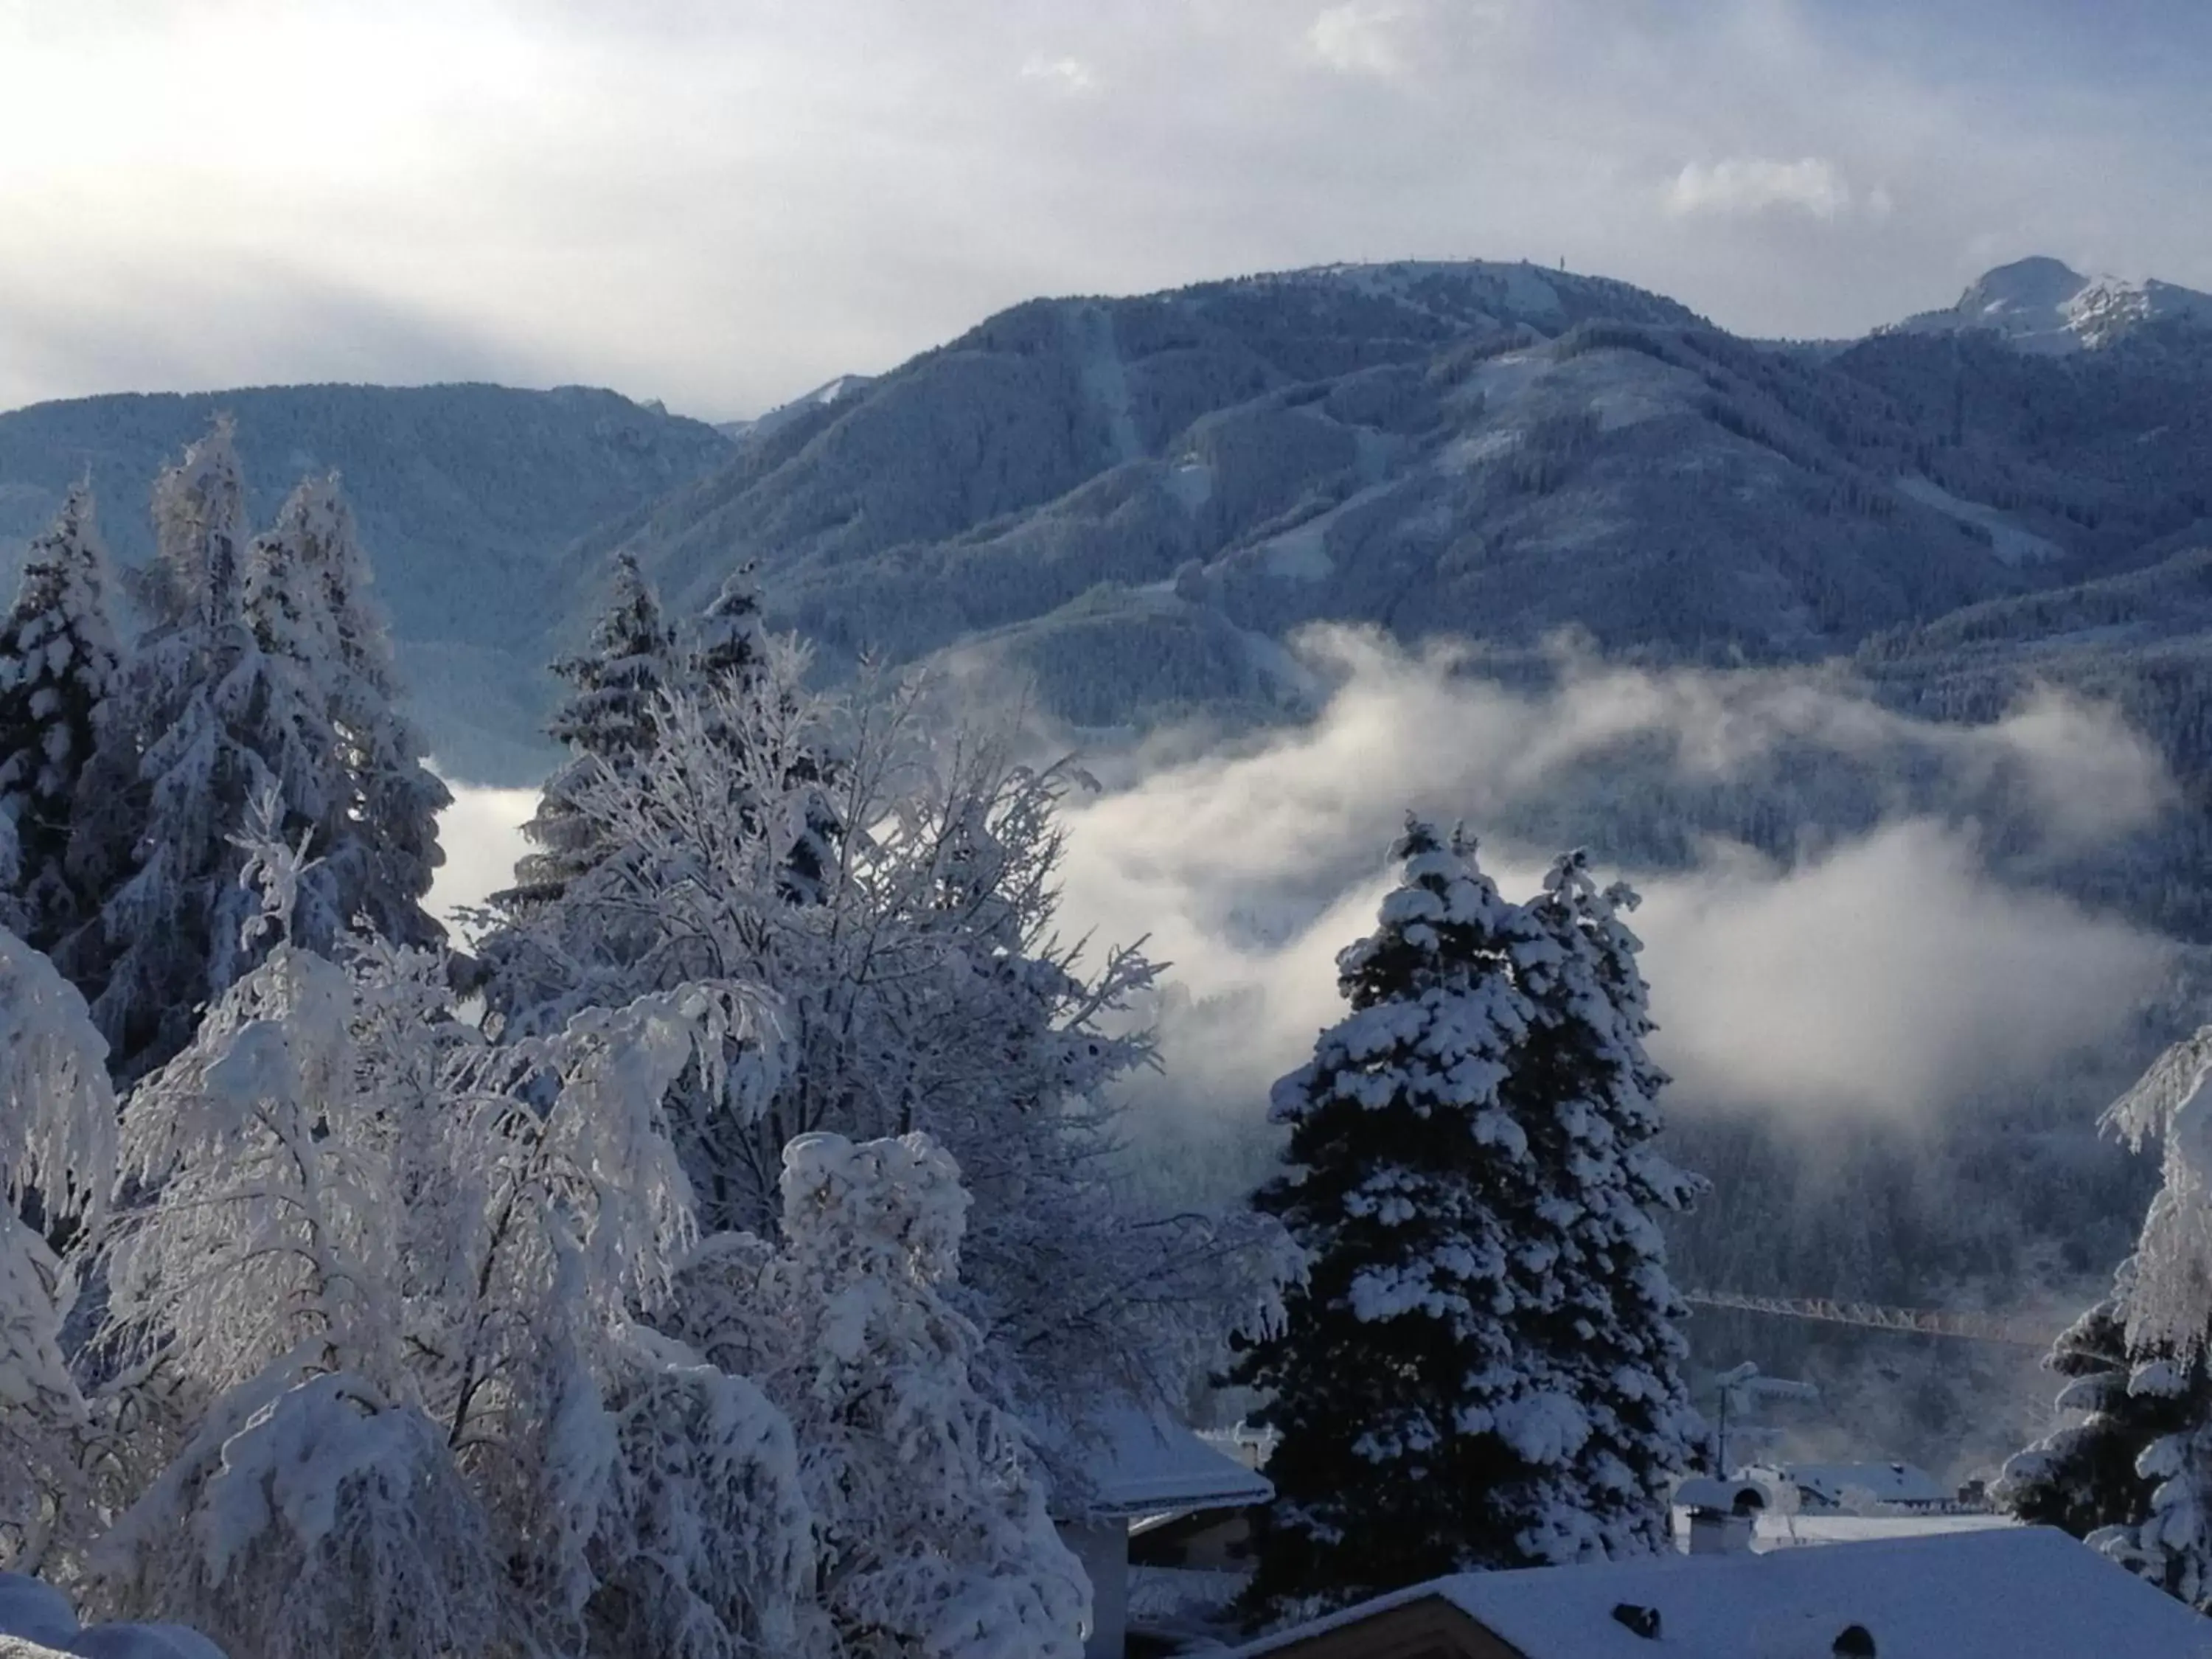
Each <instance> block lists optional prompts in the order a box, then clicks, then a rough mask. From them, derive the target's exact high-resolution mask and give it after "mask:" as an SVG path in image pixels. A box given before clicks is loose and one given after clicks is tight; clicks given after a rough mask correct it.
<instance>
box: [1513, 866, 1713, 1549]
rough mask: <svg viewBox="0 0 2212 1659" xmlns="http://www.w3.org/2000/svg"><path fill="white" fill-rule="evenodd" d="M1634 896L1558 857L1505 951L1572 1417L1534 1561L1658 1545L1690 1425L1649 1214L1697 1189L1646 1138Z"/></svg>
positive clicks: (1690, 1440) (1653, 1078)
mask: <svg viewBox="0 0 2212 1659" xmlns="http://www.w3.org/2000/svg"><path fill="white" fill-rule="evenodd" d="M1636 902H1637V896H1636V894H1635V892H1634V891H1633V890H1631V889H1630V888H1628V887H1626V886H1625V885H1620V884H1615V885H1613V886H1612V887H1608V888H1605V889H1601V888H1600V887H1599V886H1598V884H1597V883H1596V882H1595V879H1594V878H1592V876H1591V873H1590V869H1589V860H1588V857H1587V856H1586V855H1585V854H1582V853H1580V852H1576V853H1571V854H1566V855H1565V856H1564V857H1562V858H1561V859H1559V860H1558V861H1557V862H1556V863H1554V864H1553V866H1552V869H1551V871H1550V872H1549V873H1548V874H1547V876H1546V877H1545V879H1544V890H1543V892H1542V893H1541V894H1540V895H1539V896H1537V897H1536V898H1535V899H1534V900H1533V901H1532V902H1530V903H1529V905H1528V916H1529V918H1530V920H1531V921H1534V923H1535V924H1536V927H1537V929H1538V933H1539V936H1538V937H1537V938H1536V939H1524V940H1522V941H1519V942H1516V945H1515V946H1514V948H1513V949H1512V951H1511V952H1510V954H1511V957H1512V961H1513V963H1514V969H1515V973H1516V978H1517V980H1518V981H1519V983H1520V985H1521V987H1522V990H1523V991H1524V992H1525V993H1526V994H1527V995H1528V998H1529V1000H1530V1001H1531V1002H1532V1003H1533V1004H1534V1019H1533V1021H1532V1022H1531V1024H1530V1027H1529V1030H1528V1038H1527V1040H1526V1042H1524V1044H1523V1045H1522V1048H1521V1050H1520V1052H1519V1053H1518V1054H1516V1057H1515V1061H1514V1065H1513V1069H1512V1074H1511V1076H1510V1078H1509V1079H1507V1080H1506V1081H1505V1083H1504V1085H1501V1087H1500V1090H1499V1097H1500V1100H1501V1103H1504V1105H1505V1107H1506V1109H1508V1110H1509V1111H1510V1112H1511V1114H1512V1115H1513V1117H1514V1120H1515V1121H1516V1122H1517V1123H1519V1124H1520V1125H1521V1126H1522V1129H1523V1130H1524V1131H1525V1132H1526V1133H1527V1134H1528V1138H1529V1141H1530V1144H1531V1146H1532V1148H1533V1150H1534V1153H1535V1156H1536V1158H1537V1159H1538V1162H1539V1163H1540V1164H1541V1167H1542V1169H1543V1170H1544V1172H1545V1178H1546V1180H1547V1184H1548V1185H1549V1186H1550V1188H1551V1195H1552V1200H1553V1202H1552V1203H1551V1204H1550V1205H1548V1206H1545V1207H1544V1208H1543V1209H1542V1210H1541V1212H1540V1213H1541V1216H1542V1218H1544V1219H1545V1220H1546V1221H1547V1223H1549V1224H1550V1225H1549V1227H1548V1229H1547V1235H1546V1236H1544V1237H1539V1238H1534V1239H1531V1240H1529V1241H1528V1243H1527V1244H1526V1245H1524V1246H1523V1248H1524V1249H1528V1250H1531V1251H1533V1252H1534V1253H1535V1254H1537V1255H1545V1254H1547V1253H1548V1254H1549V1255H1551V1260H1550V1261H1549V1262H1548V1265H1547V1267H1545V1269H1544V1271H1543V1273H1542V1279H1541V1282H1542V1286H1543V1299H1542V1301H1541V1304H1539V1305H1540V1308H1541V1318H1542V1323H1541V1330H1542V1332H1543V1334H1544V1336H1545V1339H1546V1341H1547V1346H1548V1347H1549V1349H1550V1350H1551V1354H1552V1359H1553V1364H1555V1365H1556V1366H1557V1367H1558V1369H1559V1374H1560V1375H1562V1376H1565V1377H1567V1378H1569V1379H1571V1383H1570V1392H1571V1395H1572V1398H1573V1400H1574V1403H1575V1407H1576V1408H1577V1411H1578V1412H1579V1413H1580V1415H1581V1423H1580V1425H1578V1426H1577V1428H1576V1429H1575V1430H1574V1431H1572V1432H1573V1435H1574V1437H1577V1438H1579V1439H1580V1441H1581V1443H1580V1444H1579V1446H1577V1449H1575V1452H1574V1454H1573V1458H1572V1462H1571V1466H1570V1472H1569V1474H1568V1476H1567V1479H1566V1481H1565V1483H1564V1486H1565V1490H1564V1491H1563V1492H1562V1494H1561V1498H1560V1501H1559V1504H1558V1507H1557V1508H1556V1509H1555V1510H1554V1511H1553V1521H1554V1522H1555V1524H1556V1527H1557V1528H1558V1530H1557V1531H1556V1532H1555V1533H1554V1534H1553V1535H1552V1536H1550V1537H1548V1538H1547V1539H1546V1540H1544V1541H1543V1542H1542V1543H1541V1547H1540V1548H1539V1552H1538V1553H1541V1554H1542V1555H1543V1556H1545V1557H1546V1558H1547V1559H1574V1558H1577V1557H1581V1556H1586V1555H1589V1554H1592V1553H1602V1554H1604V1555H1607V1556H1619V1555H1624V1554H1632V1553H1638V1552H1639V1551H1650V1550H1659V1549H1664V1548H1666V1547H1668V1543H1669V1540H1670V1526H1671V1523H1670V1518H1669V1507H1668V1506H1669V1501H1670V1494H1671V1492H1672V1491H1673V1487H1674V1481H1675V1480H1676V1479H1677V1478H1678V1477H1679V1476H1680V1474H1682V1473H1683V1472H1684V1470H1685V1469H1686V1468H1687V1467H1688V1465H1689V1462H1690V1461H1691V1456H1692V1447H1693V1446H1694V1445H1695V1444H1696V1443H1697V1439H1698V1437H1699V1431H1700V1424H1699V1419H1698V1416H1697V1413H1696V1412H1695V1411H1694V1410H1693V1409H1692V1407H1691V1405H1690V1401H1689V1395H1688V1391H1687V1389H1686V1388H1685V1386H1684V1383H1683V1381H1682V1376H1681V1364H1682V1361H1683V1358H1684V1357H1685V1355H1686V1352H1687V1344H1686V1341H1685V1340H1684V1338H1683V1335H1682V1332H1681V1328H1680V1322H1681V1321H1682V1320H1683V1319H1684V1318H1686V1316H1688V1312H1689V1310H1688V1308H1687V1306H1686V1304H1684V1303H1683V1302H1682V1301H1681V1300H1680V1298H1679V1297H1677V1296H1676V1295H1675V1294H1674V1287H1673V1285H1671V1284H1670V1283H1669V1282H1668V1277H1667V1271H1666V1264H1665V1243H1664V1240H1663V1239H1662V1236H1661V1233H1660V1229H1659V1220H1658V1218H1659V1217H1660V1216H1661V1215H1662V1214H1667V1213H1672V1212H1677V1211H1679V1210H1680V1209H1682V1208H1684V1207H1685V1206H1686V1205H1687V1204H1688V1203H1689V1202H1690V1200H1692V1198H1693V1197H1694V1196H1695V1195H1696V1194H1697V1192H1698V1191H1699V1188H1700V1185H1701V1183H1699V1182H1697V1181H1695V1180H1694V1179H1692V1178H1691V1177H1690V1176H1686V1175H1684V1174H1683V1173H1682V1172H1681V1171H1680V1170H1677V1169H1675V1168H1674V1166H1673V1165H1672V1164H1669V1163H1668V1161H1667V1160H1666V1159H1665V1158H1663V1157H1662V1156H1661V1155H1660V1154H1659V1152H1657V1151H1656V1148H1654V1146H1652V1144H1651V1143H1652V1141H1653V1139H1654V1138H1655V1137H1656V1135H1657V1134H1658V1133H1659V1130H1660V1127H1661V1119H1660V1112H1659V1103H1658V1097H1659V1091H1661V1090H1662V1088H1663V1087H1664V1086H1665V1085H1666V1083H1667V1077H1666V1074H1665V1073H1663V1072H1662V1071H1660V1070H1659V1068H1658V1067H1657V1066H1655V1065H1653V1064H1652V1062H1651V1060H1650V1056H1649V1054H1646V1053H1645V1051H1644V1037H1645V1036H1647V1035H1648V1034H1649V1033H1650V1030H1652V1024H1651V1019H1650V1012H1649V987H1647V986H1646V985H1645V983H1644V975H1643V973H1642V971H1641V970H1640V969H1638V965H1637V955H1638V952H1639V951H1641V950H1642V948H1643V946H1642V942H1641V941H1640V940H1638V939H1637V937H1636V935H1635V934H1634V933H1633V932H1632V931H1631V930H1630V928H1629V927H1628V925H1627V923H1626V921H1624V920H1623V917H1622V912H1623V911H1624V910H1626V909H1630V908H1633V907H1634V906H1635V904H1636Z"/></svg>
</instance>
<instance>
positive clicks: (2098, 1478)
mask: <svg viewBox="0 0 2212 1659" xmlns="http://www.w3.org/2000/svg"><path fill="white" fill-rule="evenodd" d="M2135 1278H2136V1272H2135V1262H2134V1261H2133V1259H2132V1258H2131V1259H2130V1260H2129V1261H2125V1262H2123V1263H2122V1264H2121V1266H2120V1268H2119V1271H2118V1273H2115V1274H2114V1275H2113V1279H2112V1294H2111V1295H2109V1296H2107V1297H2106V1298H2105V1299H2104V1300H2103V1301H2101V1302H2100V1303H2098V1304H2096V1306H2094V1307H2093V1308H2091V1309H2090V1310H2088V1311H2087V1312H2086V1313H2084V1314H2083V1315H2082V1316H2081V1317H2080V1318H2079V1319H2077V1320H2075V1322H2074V1323H2073V1324H2072V1325H2071V1326H2069V1327H2068V1328H2067V1329H2066V1330H2065V1331H2064V1332H2063V1333H2062V1334H2060V1336H2059V1338H2058V1340H2057V1342H2055V1343H2054V1344H2052V1346H2051V1352H2050V1354H2049V1356H2048V1357H2046V1358H2045V1360H2044V1362H2043V1363H2044V1366H2045V1369H2046V1370H2051V1371H2055V1372H2056V1373H2057V1375H2059V1376H2063V1377H2064V1378H2065V1379H2066V1383H2065V1386H2064V1387H2063V1389H2060V1391H2059V1395H2058V1399H2057V1403H2056V1405H2055V1407H2054V1409H2055V1410H2057V1411H2059V1412H2061V1413H2067V1414H2069V1416H2073V1415H2075V1414H2076V1413H2078V1414H2079V1415H2078V1416H2077V1417H2075V1420H2074V1421H2071V1422H2069V1423H2065V1424H2063V1425H2061V1426H2059V1427H2058V1428H2057V1429H2054V1430H2053V1431H2051V1433H2049V1434H2047V1435H2045V1437H2043V1438H2042V1439H2040V1440H2039V1441H2037V1442H2036V1443H2035V1444H2033V1445H2032V1446H2030V1447H2028V1448H2027V1449H2026V1450H2024V1451H2021V1452H2018V1453H2016V1454H2015V1455H2014V1456H2013V1457H2012V1458H2011V1459H2010V1460H2008V1462H2006V1464H2005V1467H2004V1473H2003V1474H2002V1477H2000V1479H1999V1480H1998V1481H1997V1484H1996V1491H1995V1493H1994V1496H1995V1497H1996V1501H1997V1504H1998V1505H1999V1506H2000V1507H2001V1508H2002V1509H2003V1510H2005V1512H2006V1513H2007V1514H2008V1515H2011V1516H2015V1517H2016V1518H2017V1519H2018V1520H2020V1521H2021V1522H2022V1523H2023V1524H2024V1525H2027V1526H2031V1527H2058V1528H2063V1529H2064V1530H2065V1531H2067V1532H2069V1533H2072V1534H2074V1536H2075V1537H2076V1538H2087V1537H2088V1536H2089V1535H2090V1534H2093V1533H2095V1532H2098V1531H2100V1530H2101V1529H2103V1528H2108V1527H2111V1528H2131V1527H2134V1526H2136V1525H2137V1524H2139V1523H2140V1522H2142V1520H2143V1519H2144V1518H2145V1517H2146V1516H2148V1515H2149V1513H2150V1510H2151V1498H2152V1494H2153V1493H2154V1492H2156V1491H2157V1489H2158V1482H2157V1481H2156V1480H2154V1479H2152V1478H2150V1477H2149V1476H2148V1475H2145V1474H2142V1473H2140V1472H2138V1470H2137V1468H2136V1462H2137V1460H2139V1459H2140V1458H2141V1457H2142V1455H2143V1453H2144V1452H2145V1451H2146V1450H2148V1449H2149V1448H2150V1447H2151V1445H2152V1444H2153V1443H2155V1442H2158V1441H2160V1440H2163V1439H2165V1438H2166V1437H2167V1436H2168V1435H2172V1434H2175V1433H2178V1432H2180V1431H2183V1430H2185V1429H2186V1428H2187V1426H2188V1425H2189V1424H2190V1423H2191V1422H2192V1421H2197V1422H2203V1421H2206V1420H2212V1383H2208V1380H2207V1378H2206V1376H2205V1371H2204V1364H2203V1357H2202V1356H2201V1355H2199V1356H2198V1357H2197V1358H2196V1359H2195V1360H2193V1361H2191V1360H2188V1359H2185V1358H2180V1357H2179V1356H2178V1355H2176V1354H2175V1353H2174V1352H2172V1351H2171V1350H2169V1351H2167V1352H2164V1353H2161V1354H2157V1355H2149V1356H2146V1358H2148V1359H2150V1360H2153V1361H2162V1362H2165V1363H2167V1364H2173V1363H2175V1362H2176V1361H2177V1360H2179V1364H2181V1366H2182V1367H2183V1368H2184V1374H2185V1376H2186V1378H2187V1386H2186V1387H2185V1389H2182V1390H2181V1391H2180V1392H2179V1393H2173V1392H2165V1391H2155V1390H2146V1391H2145V1392H2143V1393H2141V1394H2136V1393H2133V1392H2130V1389H2129V1386H2128V1384H2129V1381H2130V1378H2131V1377H2132V1376H2134V1374H2135V1371H2136V1364H2137V1362H2136V1360H2135V1359H2133V1358H2130V1353H2129V1349H2128V1310H2129V1305H2130V1302H2131V1301H2132V1300H2133V1297H2134V1293H2135Z"/></svg>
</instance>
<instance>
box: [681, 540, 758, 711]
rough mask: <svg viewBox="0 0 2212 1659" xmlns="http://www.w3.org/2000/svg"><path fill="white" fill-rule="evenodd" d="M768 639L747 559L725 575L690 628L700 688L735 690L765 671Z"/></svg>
mask: <svg viewBox="0 0 2212 1659" xmlns="http://www.w3.org/2000/svg"><path fill="white" fill-rule="evenodd" d="M769 650H770V643H769V633H768V624H767V623H766V621H765V619H764V618H763V615H762V611H761V591H760V582H759V580H758V579H757V576H756V574H755V573H754V570H753V567H752V566H751V565H750V564H744V565H740V566H738V568H736V569H735V570H733V571H732V572H731V573H730V574H729V575H728V576H727V577H726V578H725V579H724V580H723V582H722V586H721V587H720V590H719V591H718V592H716V593H715V595H714V600H713V602H712V603H711V604H709V605H708V607H707V608H706V610H705V611H702V613H701V614H700V617H699V622H698V625H697V627H696V628H695V629H693V630H692V640H691V651H690V659H689V661H688V668H689V670H690V675H691V678H692V679H693V681H694V682H695V683H696V686H697V689H698V690H701V691H702V692H714V691H722V690H730V691H737V690H743V688H744V687H745V686H747V685H749V684H751V683H752V682H753V681H755V680H756V679H757V678H759V677H760V676H761V675H762V674H763V673H766V672H767V671H768V666H769V663H768V659H769Z"/></svg>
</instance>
